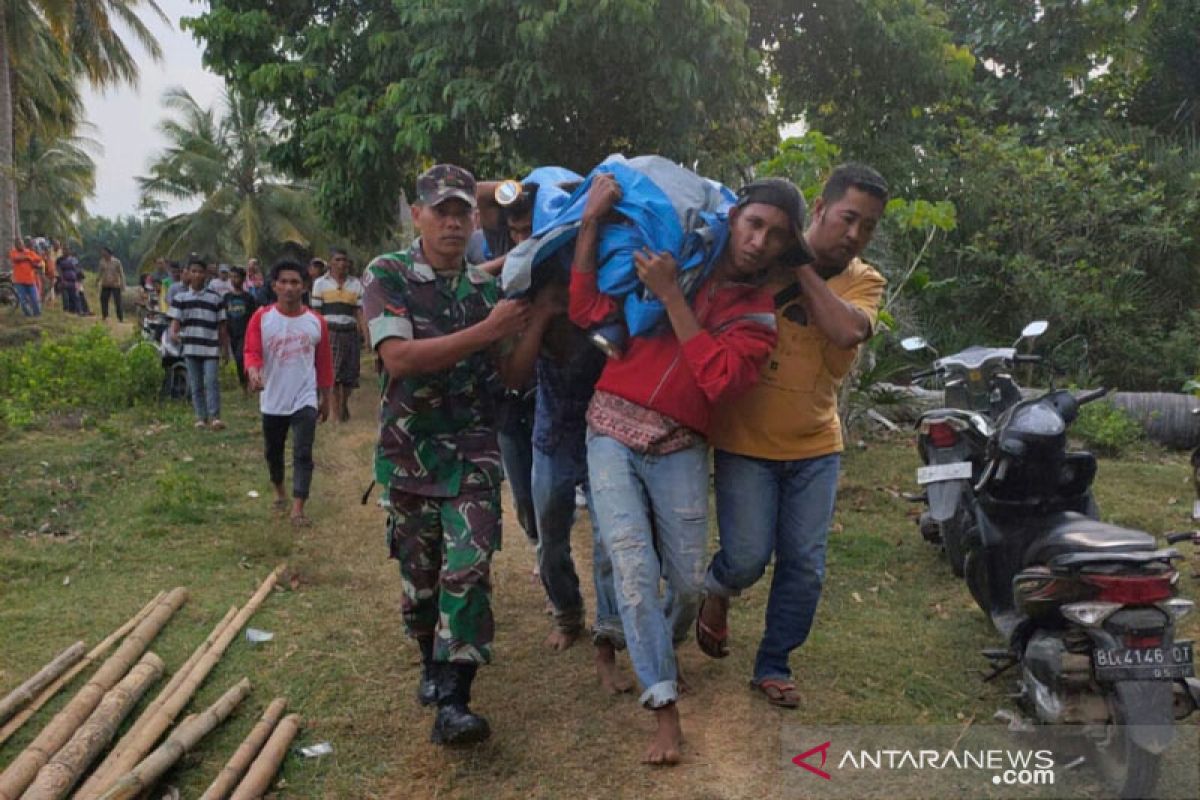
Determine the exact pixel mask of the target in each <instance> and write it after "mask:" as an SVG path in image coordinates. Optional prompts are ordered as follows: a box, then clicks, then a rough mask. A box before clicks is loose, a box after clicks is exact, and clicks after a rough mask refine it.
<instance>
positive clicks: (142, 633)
mask: <svg viewBox="0 0 1200 800" xmlns="http://www.w3.org/2000/svg"><path fill="white" fill-rule="evenodd" d="M186 601H187V589H184V588H183V587H179V588H177V589H174V590H172V591H171V592H170V593H168V594H167V596H166V597H164V598H163V599H162V600H161V601H159V603H158V605H156V606H155V607H154V609H153V610H152V611H151V612H150V613H149V614H148V615H147V616H146V618H145V619H143V620H142V621H141V622H139V623H138V625H137V627H135V628H134V629H133V630H132V631H130V633H129V635H128V636H126V637H125V641H123V642H121V646H120V647H118V648H117V651H116V652H115V653H113V654H112V655H111V656H109V658H108V660H107V661H105V662H104V663H103V664H102V665H101V666H100V669H98V670H96V674H95V675H93V676H92V679H91V680H90V681H88V682H87V683H86V684H85V685H84V687H83V688H82V689H80V690H79V692H78V693H76V695H75V696H74V697H73V698H71V701H70V702H69V703H67V705H66V706H65V707H64V708H63V710H62V711H60V712H58V714H57V715H56V716H55V717H54V719H52V720H50V724H49V725H47V726H46V727H45V728H43V729H42V732H41V733H39V734H38V736H37V738H36V739H34V740H33V742H32V743H31V744H30V745H29V746H28V747H26V748H25V750H24V751H23V752H22V753H21V754H20V755H18V756H17V757H16V759H14V760H13V762H12V763H11V764H9V765H8V769H6V770H5V771H4V774H3V775H0V798H3V800H17V798H18V797H19V796H20V795H21V793H22V792H24V791H25V789H26V788H27V787H28V786H29V784H30V783H31V782H32V781H33V778H34V776H35V775H37V773H38V770H40V769H41V768H42V767H43V766H44V765H45V764H46V762H47V761H49V760H50V757H51V756H53V755H54V754H55V753H57V752H58V751H59V750H60V749H62V746H63V745H64V744H66V743H67V740H68V739H70V738H71V734H73V733H74V732H75V730H76V729H77V728H78V727H79V726H80V725H82V724H83V721H84V720H85V719H87V717H88V716H89V715H90V714H91V713H92V711H93V710H94V709H95V708H96V706H97V705H99V703H100V699H101V698H102V697H103V696H104V693H105V692H107V691H108V690H109V689H111V688H112V687H113V686H116V684H117V681H119V680H120V679H121V678H123V677H124V676H125V673H127V672H129V670H130V669H132V668H133V665H134V663H135V662H136V661H137V659H138V657H140V656H141V654H142V653H143V652H145V650H146V647H147V646H148V645H149V644H150V641H151V640H152V639H153V638H154V637H155V636H157V635H158V632H159V631H160V630H162V628H163V626H164V625H166V624H167V620H169V619H170V618H171V615H172V614H174V613H175V612H176V610H178V609H179V607H180V606H181V605H183V604H184V602H186Z"/></svg>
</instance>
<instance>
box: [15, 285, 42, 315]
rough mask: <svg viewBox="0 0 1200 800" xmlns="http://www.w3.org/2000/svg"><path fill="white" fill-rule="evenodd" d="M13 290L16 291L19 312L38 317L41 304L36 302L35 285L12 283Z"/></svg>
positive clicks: (40, 311)
mask: <svg viewBox="0 0 1200 800" xmlns="http://www.w3.org/2000/svg"><path fill="white" fill-rule="evenodd" d="M13 291H15V292H16V293H17V304H18V305H19V306H21V313H22V314H24V315H25V316H27V317H40V316H41V315H42V309H41V305H40V304H39V303H38V292H37V287H36V286H34V285H33V284H32V283H14V284H13Z"/></svg>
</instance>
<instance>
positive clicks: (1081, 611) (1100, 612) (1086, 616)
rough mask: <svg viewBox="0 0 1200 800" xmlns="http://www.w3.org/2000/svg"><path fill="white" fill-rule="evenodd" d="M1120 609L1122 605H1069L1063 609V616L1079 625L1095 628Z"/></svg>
mask: <svg viewBox="0 0 1200 800" xmlns="http://www.w3.org/2000/svg"><path fill="white" fill-rule="evenodd" d="M1120 607H1121V604H1120V603H1068V604H1067V605H1065V606H1063V607H1062V614H1063V616H1064V617H1066V618H1067V619H1069V620H1071V622H1074V623H1075V624H1077V625H1082V626H1083V627H1085V628H1094V627H1096V626H1097V625H1099V624H1100V623H1102V622H1104V620H1106V619H1108V618H1109V617H1110V616H1112V614H1113V612H1115V611H1116V610H1117V609H1119V608H1120Z"/></svg>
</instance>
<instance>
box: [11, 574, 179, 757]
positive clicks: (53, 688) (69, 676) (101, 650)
mask: <svg viewBox="0 0 1200 800" xmlns="http://www.w3.org/2000/svg"><path fill="white" fill-rule="evenodd" d="M166 594H167V593H166V592H159V593H158V594H157V595H155V596H154V599H153V600H151V601H150V602H149V603H147V604H146V605H145V606H143V607H142V610H141V611H139V612H138V613H136V614H134V615H133V616H132V617H131V618H130V619H129V620H127V621H126V622H125V624H124V625H122V626H121V627H119V628H117V629H116V630H115V631H113V632H112V633H110V634H109V635H108V636H107V637H106V638H105V639H104V641H102V642H100V644H98V645H96V646H95V647H93V648H92V650H91V652H89V653H88V654H87V655H86V656H84V657H83V660H82V661H80V662H79V663H78V664H76V665H75V666H73V667H71V670H70V672H67V673H66V674H64V675H61V676H59V678H58V680H56V681H55V682H54V683H52V684H50V685H49V686H47V687H46V688H45V689H43V690H42V693H41V694H40V695H38V698H37V699H36V700H34V701H33V703H31V704H30V705H29V706H27V707H26V708H25V710H24V711H22V712H21V713H20V714H17V715H16V716H15V717H13V718H12V719H10V720H9V721H8V722H6V723H5V724H4V727H3V728H0V745H2V744H4V743H5V742H7V741H8V737H10V736H12V735H13V734H14V733H16V732H17V731H18V730H20V728H21V726H22V725H24V724H25V723H26V722H27V721H28V720H29V718H30V717H32V716H33V715H34V714H36V713H37V712H38V709H40V708H41V707H42V706H44V705H46V703H48V702H49V701H50V699H51V698H52V697H54V695H56V694H58V692H59V690H61V689H62V687H64V686H66V685H67V684H68V683H70V682H71V681H72V680H74V678H75V676H76V675H78V674H79V673H81V672H83V671H84V670H85V669H87V668H88V667H89V666H90V665H91V664H93V663H95V661H96V659H98V658H100V657H101V656H102V655H104V654H105V653H107V652H108V651H109V650H110V649H111V648H112V646H113V645H114V644H116V643H117V642H118V641H119V640H120V639H121V638H122V637H123V636H125V634H127V633H129V632H130V631H131V630H133V629H134V627H136V626H137V624H138V623H140V622H141V621H142V620H144V619H145V618H146V617H148V616H149V615H150V612H151V611H153V610H154V608H155V606H157V605H158V604H159V602H160V601H161V600H162V599H163V598H164V597H165V596H166Z"/></svg>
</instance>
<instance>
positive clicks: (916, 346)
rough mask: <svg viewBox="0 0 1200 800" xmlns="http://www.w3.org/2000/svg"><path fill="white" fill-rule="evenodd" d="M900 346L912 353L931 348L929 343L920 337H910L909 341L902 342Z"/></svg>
mask: <svg viewBox="0 0 1200 800" xmlns="http://www.w3.org/2000/svg"><path fill="white" fill-rule="evenodd" d="M900 346H901V347H903V348H904V349H905V350H907V351H908V352H910V353H915V352H916V351H917V350H924V349H925V348H926V347H929V343H928V342H926V341H925V340H924V339H922V338H921V337H920V336H909V337H908V338H907V339H901V340H900Z"/></svg>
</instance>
